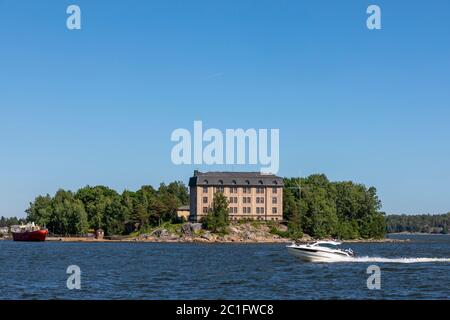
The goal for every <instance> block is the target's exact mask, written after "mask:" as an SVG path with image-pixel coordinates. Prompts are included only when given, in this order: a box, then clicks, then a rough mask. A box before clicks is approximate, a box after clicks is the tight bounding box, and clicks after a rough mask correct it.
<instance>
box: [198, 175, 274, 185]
mask: <svg viewBox="0 0 450 320" xmlns="http://www.w3.org/2000/svg"><path fill="white" fill-rule="evenodd" d="M221 185H223V186H249V187H255V186H271V187H273V186H280V187H282V186H283V179H282V178H280V177H277V176H276V175H273V174H263V173H260V172H199V171H195V172H194V176H193V177H191V178H190V179H189V186H190V187H194V186H221Z"/></svg>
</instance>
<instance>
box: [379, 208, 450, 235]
mask: <svg viewBox="0 0 450 320" xmlns="http://www.w3.org/2000/svg"><path fill="white" fill-rule="evenodd" d="M386 225H387V232H389V233H394V232H421V233H443V234H448V233H449V230H450V212H449V213H447V214H438V215H431V214H420V215H404V214H402V215H388V216H386Z"/></svg>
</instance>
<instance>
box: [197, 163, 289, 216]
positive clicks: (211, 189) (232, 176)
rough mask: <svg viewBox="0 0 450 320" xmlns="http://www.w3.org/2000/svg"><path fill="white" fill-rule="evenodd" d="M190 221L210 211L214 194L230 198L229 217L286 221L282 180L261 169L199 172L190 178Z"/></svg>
mask: <svg viewBox="0 0 450 320" xmlns="http://www.w3.org/2000/svg"><path fill="white" fill-rule="evenodd" d="M189 190H190V205H189V207H190V213H189V220H190V221H195V222H198V221H200V220H201V219H202V218H203V217H204V216H206V215H207V214H208V212H209V209H210V208H211V206H212V203H213V200H214V194H216V193H217V192H221V193H223V194H224V195H225V197H226V198H227V199H228V208H229V217H230V220H239V219H253V220H271V221H281V220H283V179H282V178H280V177H277V176H275V175H269V174H261V173H259V172H199V171H194V176H193V177H191V178H190V180H189Z"/></svg>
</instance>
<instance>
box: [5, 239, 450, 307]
mask: <svg viewBox="0 0 450 320" xmlns="http://www.w3.org/2000/svg"><path fill="white" fill-rule="evenodd" d="M393 237H397V238H409V239H411V240H412V241H411V242H408V243H395V244H393V243H371V244H367V243H358V244H356V243H355V244H348V245H346V247H351V248H353V249H354V250H355V251H356V252H357V253H358V256H359V257H360V258H358V259H357V260H355V261H354V262H345V263H326V264H323V263H322V264H314V263H304V262H301V261H299V260H297V259H296V258H295V257H292V256H290V255H289V254H288V253H287V251H286V249H285V247H284V245H277V244H275V245H274V244H245V245H244V244H163V243H61V242H45V243H25V242H12V241H0V299H449V297H450V236H448V235H436V236H429V235H406V236H405V235H401V236H400V235H398V236H393ZM367 257H369V258H367ZM404 258H407V259H404ZM418 258H421V259H418ZM422 258H427V259H422ZM69 265H78V266H79V267H80V268H81V272H82V275H81V290H68V289H67V287H66V280H67V278H68V275H67V274H66V269H67V267H68V266H69ZM370 265H378V266H379V267H380V268H381V290H378V291H372V290H369V289H367V285H366V281H367V278H368V276H369V275H368V274H367V273H366V271H367V267H368V266H370Z"/></svg>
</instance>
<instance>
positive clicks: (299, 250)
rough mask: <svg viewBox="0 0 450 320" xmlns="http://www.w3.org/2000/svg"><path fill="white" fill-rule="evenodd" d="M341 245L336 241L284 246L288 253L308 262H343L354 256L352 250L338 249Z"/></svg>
mask: <svg viewBox="0 0 450 320" xmlns="http://www.w3.org/2000/svg"><path fill="white" fill-rule="evenodd" d="M341 244H342V243H340V242H336V241H317V242H314V243H312V244H295V243H294V244H292V245H289V246H286V247H287V249H288V252H289V253H290V254H292V255H294V256H296V257H298V258H300V259H302V260H304V261H308V262H336V261H345V260H347V259H349V258H351V257H353V256H354V253H353V250H352V249H345V250H343V249H339V248H336V246H339V245H341Z"/></svg>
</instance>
